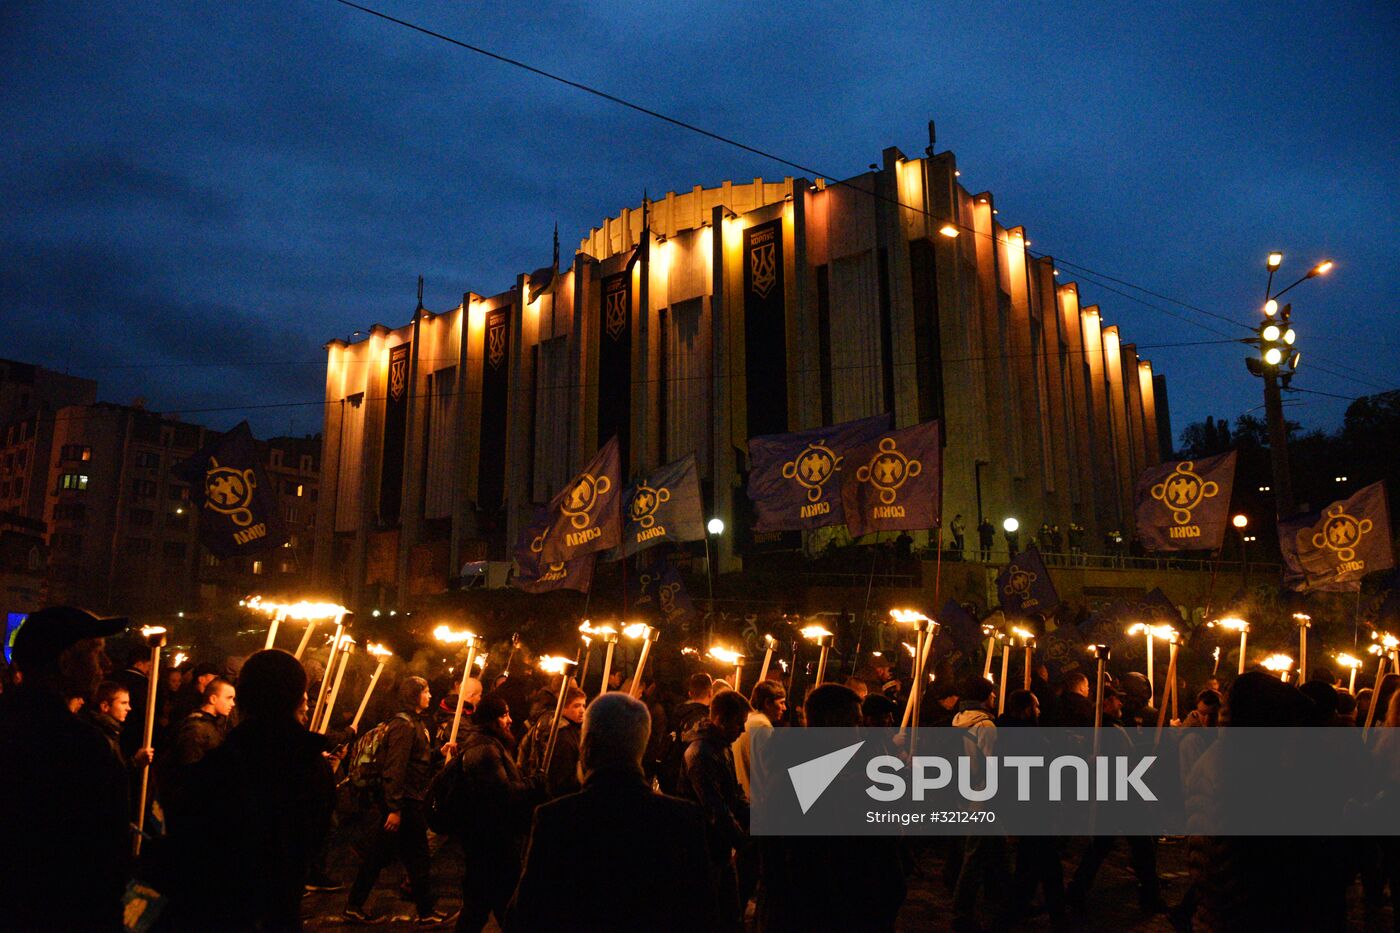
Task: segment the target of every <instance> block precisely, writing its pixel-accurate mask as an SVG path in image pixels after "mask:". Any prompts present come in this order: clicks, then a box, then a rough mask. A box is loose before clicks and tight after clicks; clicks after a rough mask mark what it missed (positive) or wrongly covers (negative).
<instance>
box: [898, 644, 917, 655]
mask: <svg viewBox="0 0 1400 933" xmlns="http://www.w3.org/2000/svg"><path fill="white" fill-rule="evenodd" d="M900 644H901V645H903V646H904V650H905V651H907V652H909V657H911V658H912V657H913V656H914V646H913V645H911V644H909V642H907V641H902V642H900Z"/></svg>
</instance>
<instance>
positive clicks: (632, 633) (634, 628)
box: [622, 622, 651, 638]
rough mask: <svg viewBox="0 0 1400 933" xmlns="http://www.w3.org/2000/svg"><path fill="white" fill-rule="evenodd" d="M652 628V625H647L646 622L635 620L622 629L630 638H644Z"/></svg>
mask: <svg viewBox="0 0 1400 933" xmlns="http://www.w3.org/2000/svg"><path fill="white" fill-rule="evenodd" d="M650 629H651V626H650V625H647V624H646V623H645V622H633V623H632V624H631V625H629V626H627V627H626V628H624V629H623V630H622V634H624V635H626V636H627V637H628V638H642V637H644V636H645V635H646V634H647V631H648V630H650Z"/></svg>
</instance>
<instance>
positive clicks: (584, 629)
mask: <svg viewBox="0 0 1400 933" xmlns="http://www.w3.org/2000/svg"><path fill="white" fill-rule="evenodd" d="M578 637H579V638H582V639H583V665H582V666H581V667H580V668H579V674H578V685H579V688H580V689H585V688H584V681H586V680H587V679H588V662H589V661H591V660H593V626H592V625H590V624H589V622H588V620H587V619H584V620H583V621H582V622H581V623H579V627H578Z"/></svg>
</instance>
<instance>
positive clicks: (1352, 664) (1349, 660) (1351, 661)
mask: <svg viewBox="0 0 1400 933" xmlns="http://www.w3.org/2000/svg"><path fill="white" fill-rule="evenodd" d="M1337 663H1338V664H1340V665H1341V666H1342V667H1349V668H1351V682H1350V683H1348V684H1347V693H1350V694H1351V695H1352V696H1356V671H1357V669H1359V668H1360V667H1361V661H1360V660H1359V659H1357V658H1353V657H1352V656H1351V655H1349V654H1339V655H1337Z"/></svg>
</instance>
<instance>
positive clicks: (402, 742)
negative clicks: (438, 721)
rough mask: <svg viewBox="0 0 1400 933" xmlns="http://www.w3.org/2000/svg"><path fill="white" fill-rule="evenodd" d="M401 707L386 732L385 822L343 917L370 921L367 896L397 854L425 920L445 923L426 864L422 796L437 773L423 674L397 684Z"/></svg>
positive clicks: (383, 751)
mask: <svg viewBox="0 0 1400 933" xmlns="http://www.w3.org/2000/svg"><path fill="white" fill-rule="evenodd" d="M398 699H399V711H398V712H397V713H395V714H394V718H393V719H391V720H389V724H388V727H387V729H386V731H385V733H384V739H383V746H382V748H381V749H380V750H379V753H378V754H379V755H380V756H382V765H383V767H382V771H381V772H380V789H381V792H382V798H381V802H382V804H383V809H384V822H383V824H382V825H381V826H380V827H379V830H378V832H376V834H375V836H374V839H373V841H372V842H371V843H370V845H369V849H368V851H367V852H366V853H365V857H364V860H363V861H362V862H361V863H360V868H359V871H358V872H357V873H356V875H355V883H354V884H353V885H351V887H350V898H349V903H348V904H347V905H346V907H345V918H346V919H347V920H354V921H357V922H360V923H366V922H371V921H372V918H371V917H370V916H369V914H367V913H366V912H365V901H366V900H368V898H369V895H370V892H371V891H372V890H373V889H374V883H375V882H376V881H378V880H379V873H380V872H381V871H383V870H384V869H385V868H386V867H387V866H388V865H389V863H390V862H392V861H394V859H395V858H397V859H398V860H399V861H401V862H402V863H403V866H404V869H405V871H407V872H408V879H409V884H410V885H411V886H412V889H413V899H414V901H416V902H417V906H418V919H419V921H420V922H422V923H444V922H446V921H447V920H448V916H447V915H446V914H444V913H442V912H441V911H438V910H435V909H434V908H433V904H434V901H435V898H434V897H433V884H432V875H431V873H430V870H429V864H428V823H427V818H426V816H425V814H424V812H423V800H424V798H425V797H426V796H427V793H428V784H429V783H430V782H431V781H432V777H433V747H432V740H431V738H430V736H429V733H428V723H427V721H426V719H424V716H423V714H424V713H425V712H426V711H427V709H428V707H429V704H431V703H432V699H433V696H432V691H431V690H429V689H428V682H427V681H426V680H424V679H423V678H421V677H408V678H406V679H405V680H404V681H403V682H402V683H400V684H399V692H398Z"/></svg>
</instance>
